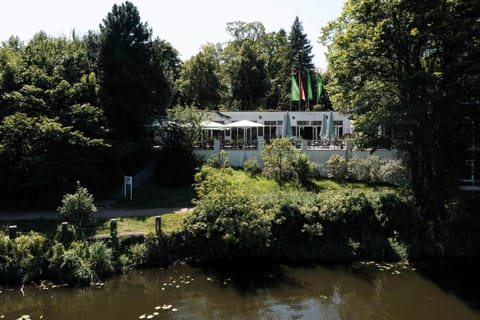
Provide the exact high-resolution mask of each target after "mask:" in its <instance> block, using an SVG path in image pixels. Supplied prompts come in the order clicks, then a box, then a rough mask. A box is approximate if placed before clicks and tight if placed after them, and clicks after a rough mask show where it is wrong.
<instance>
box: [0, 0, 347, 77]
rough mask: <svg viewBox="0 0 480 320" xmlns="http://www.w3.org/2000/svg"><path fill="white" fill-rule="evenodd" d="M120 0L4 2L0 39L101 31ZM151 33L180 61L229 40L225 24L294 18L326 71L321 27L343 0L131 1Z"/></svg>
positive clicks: (270, 24) (283, 24) (279, 24)
mask: <svg viewBox="0 0 480 320" xmlns="http://www.w3.org/2000/svg"><path fill="white" fill-rule="evenodd" d="M122 2H123V1H121V0H117V1H114V0H75V1H71V0H42V1H38V0H3V1H2V3H1V11H0V41H5V40H7V39H8V38H9V37H10V36H12V35H15V36H18V37H20V39H21V40H22V41H28V40H30V39H31V38H32V36H33V35H34V34H35V33H37V32H38V31H40V30H42V31H45V32H46V33H47V34H49V35H51V36H69V35H70V34H71V32H72V30H75V32H76V34H78V35H83V34H85V33H86V32H87V31H88V30H96V31H98V30H99V27H98V26H99V24H100V23H101V22H102V19H103V18H105V16H106V15H107V13H108V12H110V11H111V9H112V6H113V5H114V4H115V3H117V4H120V3H122ZM130 2H132V3H133V4H134V5H135V6H136V7H137V8H138V10H139V12H140V17H141V19H142V21H143V22H147V23H148V25H149V26H150V27H151V28H152V31H153V36H154V37H159V38H160V39H163V40H166V41H168V42H170V43H171V44H172V45H173V47H175V48H176V49H177V50H178V52H179V54H180V58H181V59H182V60H184V61H185V60H188V59H190V58H191V57H192V56H193V55H195V54H197V53H198V52H199V50H200V48H201V46H202V45H204V44H206V43H218V42H226V41H229V40H230V39H231V37H230V36H229V34H228V33H227V32H226V31H225V29H226V24H227V22H232V21H244V22H253V21H259V22H262V23H263V25H264V26H265V29H266V31H267V32H272V31H278V30H280V29H284V30H285V31H286V32H287V33H288V32H289V31H290V29H291V27H292V24H293V22H294V20H295V16H298V17H299V19H300V22H301V23H302V25H303V28H304V33H305V34H306V35H307V37H308V39H309V40H310V44H311V45H312V46H313V50H312V53H313V55H314V59H313V62H314V64H315V66H316V67H317V68H320V70H322V71H325V70H326V68H327V62H326V60H325V51H326V48H325V47H323V46H322V45H321V44H320V43H318V38H319V36H320V32H321V28H322V27H324V26H325V25H326V24H327V23H328V22H329V21H331V20H334V19H335V18H337V17H338V16H339V15H340V12H341V10H342V7H343V3H344V0H296V1H295V0H236V1H230V0H223V1H222V0H169V1H164V0H130Z"/></svg>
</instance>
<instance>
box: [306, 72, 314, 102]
mask: <svg viewBox="0 0 480 320" xmlns="http://www.w3.org/2000/svg"><path fill="white" fill-rule="evenodd" d="M307 82H308V83H307V91H308V92H307V94H308V100H313V90H312V80H311V79H310V72H309V73H308V75H307Z"/></svg>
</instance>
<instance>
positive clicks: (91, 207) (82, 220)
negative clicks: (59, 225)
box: [57, 182, 97, 229]
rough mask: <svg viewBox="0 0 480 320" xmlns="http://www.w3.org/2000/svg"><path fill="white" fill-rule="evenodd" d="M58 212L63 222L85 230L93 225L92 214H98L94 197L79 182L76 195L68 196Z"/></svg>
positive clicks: (63, 200)
mask: <svg viewBox="0 0 480 320" xmlns="http://www.w3.org/2000/svg"><path fill="white" fill-rule="evenodd" d="M57 211H58V213H59V215H60V219H61V220H62V221H66V222H68V223H71V224H73V225H75V226H78V227H80V228H81V229H85V228H87V227H89V226H90V225H91V224H92V213H94V212H96V211H97V208H96V207H95V204H94V203H93V195H91V194H90V193H89V192H88V190H87V188H84V187H82V186H81V185H80V183H79V182H77V189H76V190H75V193H73V194H66V195H65V196H64V197H63V199H62V205H61V206H60V207H59V208H58V209H57Z"/></svg>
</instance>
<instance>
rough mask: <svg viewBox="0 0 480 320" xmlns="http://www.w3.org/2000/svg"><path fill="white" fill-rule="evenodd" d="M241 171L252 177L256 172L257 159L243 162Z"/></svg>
mask: <svg viewBox="0 0 480 320" xmlns="http://www.w3.org/2000/svg"><path fill="white" fill-rule="evenodd" d="M243 171H245V172H246V173H247V174H249V175H250V176H253V175H254V174H256V173H257V172H258V160H257V158H253V159H250V160H245V161H243Z"/></svg>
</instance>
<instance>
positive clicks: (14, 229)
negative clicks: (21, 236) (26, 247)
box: [8, 225, 17, 240]
mask: <svg viewBox="0 0 480 320" xmlns="http://www.w3.org/2000/svg"><path fill="white" fill-rule="evenodd" d="M8 237H9V238H10V240H13V239H15V238H16V237H17V226H16V225H14V226H9V227H8Z"/></svg>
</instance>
